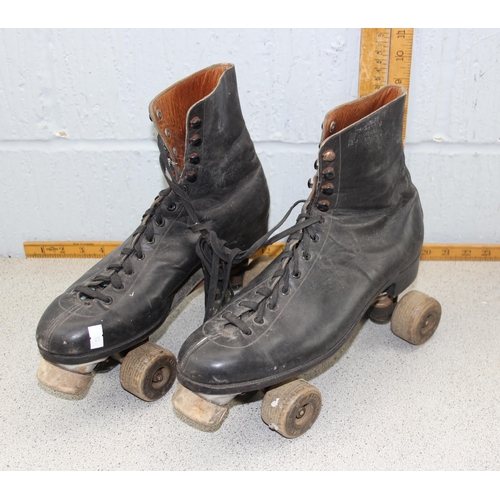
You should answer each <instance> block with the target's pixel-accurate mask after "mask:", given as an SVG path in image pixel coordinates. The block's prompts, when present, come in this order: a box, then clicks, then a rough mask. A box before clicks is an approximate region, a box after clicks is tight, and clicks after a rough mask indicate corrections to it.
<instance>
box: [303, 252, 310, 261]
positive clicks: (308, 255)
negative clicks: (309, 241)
mask: <svg viewBox="0 0 500 500" xmlns="http://www.w3.org/2000/svg"><path fill="white" fill-rule="evenodd" d="M302 258H303V259H304V260H311V254H310V253H303V254H302Z"/></svg>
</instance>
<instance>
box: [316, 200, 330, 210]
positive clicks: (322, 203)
mask: <svg viewBox="0 0 500 500" xmlns="http://www.w3.org/2000/svg"><path fill="white" fill-rule="evenodd" d="M317 207H318V210H321V211H322V212H326V211H327V210H328V209H329V208H330V202H329V201H328V200H319V201H318V204H317Z"/></svg>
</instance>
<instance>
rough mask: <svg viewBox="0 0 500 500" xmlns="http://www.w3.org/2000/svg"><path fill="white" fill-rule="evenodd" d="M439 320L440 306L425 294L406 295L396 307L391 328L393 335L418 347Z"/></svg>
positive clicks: (428, 336)
mask: <svg viewBox="0 0 500 500" xmlns="http://www.w3.org/2000/svg"><path fill="white" fill-rule="evenodd" d="M440 319H441V305H440V304H439V302H438V301H437V300H436V299H433V298H432V297H429V296H428V295H425V293H422V292H417V291H412V292H409V293H407V294H406V295H405V296H404V297H403V298H402V299H401V300H400V301H399V302H398V304H397V305H396V308H395V309H394V313H393V315H392V321H391V328H392V331H393V332H394V334H395V335H397V336H398V337H400V338H402V339H403V340H406V341H407V342H409V343H410V344H414V345H420V344H423V343H424V342H426V341H427V340H429V339H430V338H431V336H432V334H433V333H434V332H435V331H436V329H437V327H438V325H439V320H440Z"/></svg>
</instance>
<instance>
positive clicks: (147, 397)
mask: <svg viewBox="0 0 500 500" xmlns="http://www.w3.org/2000/svg"><path fill="white" fill-rule="evenodd" d="M176 376H177V360H176V358H175V356H174V355H173V354H172V353H171V352H170V351H167V350H166V349H163V348H162V347H160V346H158V345H156V344H153V343H151V342H146V343H145V344H141V345H140V346H138V347H136V348H135V349H132V350H131V351H130V352H129V353H128V354H127V355H126V356H125V358H124V360H123V363H122V366H121V368H120V381H121V384H122V386H123V388H124V389H125V390H127V391H128V392H130V393H132V394H133V395H134V396H137V397H138V398H140V399H143V400H144V401H156V400H157V399H160V398H161V397H163V396H164V395H165V394H166V393H167V392H168V391H169V390H170V388H171V387H172V385H173V383H174V382H175V378H176Z"/></svg>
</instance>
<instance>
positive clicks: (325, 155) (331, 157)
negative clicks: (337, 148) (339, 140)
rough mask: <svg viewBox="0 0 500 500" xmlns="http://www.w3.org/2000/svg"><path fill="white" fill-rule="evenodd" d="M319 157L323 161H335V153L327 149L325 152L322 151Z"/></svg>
mask: <svg viewBox="0 0 500 500" xmlns="http://www.w3.org/2000/svg"><path fill="white" fill-rule="evenodd" d="M321 157H322V158H323V160H324V161H333V160H335V153H334V152H333V149H327V150H326V151H323V154H322V155H321Z"/></svg>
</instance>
